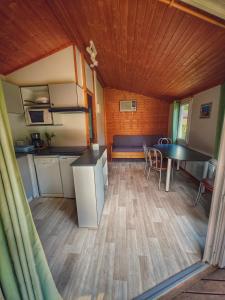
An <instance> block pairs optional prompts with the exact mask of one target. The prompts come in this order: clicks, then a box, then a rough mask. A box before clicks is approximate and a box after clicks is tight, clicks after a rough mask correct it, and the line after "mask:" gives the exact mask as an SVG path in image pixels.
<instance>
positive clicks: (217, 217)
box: [203, 121, 225, 267]
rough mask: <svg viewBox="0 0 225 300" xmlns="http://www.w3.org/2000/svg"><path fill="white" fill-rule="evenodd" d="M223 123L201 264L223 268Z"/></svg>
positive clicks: (224, 145)
mask: <svg viewBox="0 0 225 300" xmlns="http://www.w3.org/2000/svg"><path fill="white" fill-rule="evenodd" d="M224 154H225V121H224V123H223V130H222V134H221V140H220V150H219V156H218V163H217V171H216V178H215V188H214V191H213V195H212V202H211V208H210V215H209V223H208V230H207V236H206V243H205V249H204V255H203V262H208V263H209V264H211V265H214V266H216V265H218V266H219V267H224V266H225V238H224V237H223V236H224V234H223V233H224V230H225V155H224Z"/></svg>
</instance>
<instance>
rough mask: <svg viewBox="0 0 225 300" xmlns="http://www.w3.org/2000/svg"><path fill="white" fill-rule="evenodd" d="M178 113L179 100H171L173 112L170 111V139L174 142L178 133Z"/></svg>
mask: <svg viewBox="0 0 225 300" xmlns="http://www.w3.org/2000/svg"><path fill="white" fill-rule="evenodd" d="M179 113H180V102H178V101H173V112H172V141H173V143H176V141H177V134H178V123H179Z"/></svg>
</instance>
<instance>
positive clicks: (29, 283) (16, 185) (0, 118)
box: [0, 81, 61, 300]
mask: <svg viewBox="0 0 225 300" xmlns="http://www.w3.org/2000/svg"><path fill="white" fill-rule="evenodd" d="M0 283H1V292H2V294H3V297H4V298H5V300H8V299H9V300H11V299H13V300H33V299H35V300H42V299H43V300H44V299H46V300H58V299H61V296H60V295H59V293H58V291H57V289H56V286H55V283H54V281H53V278H52V275H51V272H50V270H49V267H48V264H47V261H46V258H45V254H44V252H43V249H42V245H41V242H40V240H39V237H38V234H37V231H36V228H35V225H34V223H33V219H32V215H31V212H30V208H29V205H28V202H27V200H26V195H25V192H24V188H23V184H22V180H21V176H20V173H19V169H18V166H17V162H16V157H15V153H14V149H13V141H12V136H11V131H10V126H9V121H8V114H7V111H6V105H5V101H4V95H3V90H2V84H1V81H0Z"/></svg>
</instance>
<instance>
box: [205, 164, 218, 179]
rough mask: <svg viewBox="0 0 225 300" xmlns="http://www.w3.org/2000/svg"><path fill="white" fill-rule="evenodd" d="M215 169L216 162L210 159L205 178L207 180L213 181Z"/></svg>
mask: <svg viewBox="0 0 225 300" xmlns="http://www.w3.org/2000/svg"><path fill="white" fill-rule="evenodd" d="M216 168H217V160H216V159H210V160H209V161H208V170H207V176H206V177H207V178H209V179H215V175H216Z"/></svg>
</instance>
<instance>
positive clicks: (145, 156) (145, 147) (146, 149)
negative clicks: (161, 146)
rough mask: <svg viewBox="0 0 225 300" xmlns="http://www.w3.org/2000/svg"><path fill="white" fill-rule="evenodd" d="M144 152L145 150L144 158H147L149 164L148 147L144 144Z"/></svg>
mask: <svg viewBox="0 0 225 300" xmlns="http://www.w3.org/2000/svg"><path fill="white" fill-rule="evenodd" d="M143 150H144V158H145V161H146V163H147V161H148V147H147V145H146V144H143Z"/></svg>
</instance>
